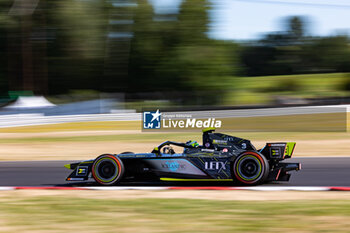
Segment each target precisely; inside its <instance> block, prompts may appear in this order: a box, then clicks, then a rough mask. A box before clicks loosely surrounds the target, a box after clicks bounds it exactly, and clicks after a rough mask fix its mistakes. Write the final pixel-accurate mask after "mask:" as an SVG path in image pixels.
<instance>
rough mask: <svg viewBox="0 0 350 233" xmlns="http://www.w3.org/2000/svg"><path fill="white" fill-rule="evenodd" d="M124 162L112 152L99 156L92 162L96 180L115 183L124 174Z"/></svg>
mask: <svg viewBox="0 0 350 233" xmlns="http://www.w3.org/2000/svg"><path fill="white" fill-rule="evenodd" d="M124 170H125V169H124V165H123V162H122V161H121V160H120V159H119V158H118V157H115V156H113V155H110V154H104V155H100V156H99V157H97V158H96V159H95V161H94V163H93V164H92V176H93V178H94V179H95V181H96V182H98V183H99V184H102V185H114V184H116V183H118V182H119V181H120V180H121V178H122V176H123V174H124Z"/></svg>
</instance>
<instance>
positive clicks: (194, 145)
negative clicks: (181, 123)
mask: <svg viewBox="0 0 350 233" xmlns="http://www.w3.org/2000/svg"><path fill="white" fill-rule="evenodd" d="M186 144H187V145H189V146H192V147H199V144H198V142H197V141H188V142H187V143H186Z"/></svg>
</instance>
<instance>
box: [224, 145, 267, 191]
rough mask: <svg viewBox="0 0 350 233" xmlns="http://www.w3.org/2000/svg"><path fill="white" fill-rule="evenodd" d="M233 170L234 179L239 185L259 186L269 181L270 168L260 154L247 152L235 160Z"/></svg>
mask: <svg viewBox="0 0 350 233" xmlns="http://www.w3.org/2000/svg"><path fill="white" fill-rule="evenodd" d="M231 169H232V170H231V171H232V177H233V178H234V180H235V181H237V182H238V184H241V185H258V184H261V183H263V182H264V181H265V180H266V179H267V177H268V175H269V171H270V166H269V163H268V162H267V160H266V158H265V157H264V156H263V155H261V154H260V153H258V152H254V151H247V152H244V153H242V154H241V155H239V156H238V157H237V158H236V159H235V161H234V163H233V165H232V168H231Z"/></svg>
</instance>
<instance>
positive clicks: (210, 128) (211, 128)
mask: <svg viewBox="0 0 350 233" xmlns="http://www.w3.org/2000/svg"><path fill="white" fill-rule="evenodd" d="M215 129H216V128H215V127H209V128H205V129H203V130H202V132H203V133H206V132H210V131H214V130H215Z"/></svg>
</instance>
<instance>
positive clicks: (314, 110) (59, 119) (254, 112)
mask: <svg viewBox="0 0 350 233" xmlns="http://www.w3.org/2000/svg"><path fill="white" fill-rule="evenodd" d="M341 112H350V105H329V106H308V107H284V108H266V109H249V110H246V109H245V110H216V111H190V112H176V113H175V112H167V114H179V115H180V114H186V115H191V116H192V117H201V118H206V117H214V118H234V117H257V116H283V115H298V114H319V113H341ZM141 119H142V114H141V113H134V112H132V113H109V114H85V115H59V116H45V115H43V114H13V115H0V128H7V127H18V126H30V125H44V124H59V123H68V122H88V121H140V120H141Z"/></svg>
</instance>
